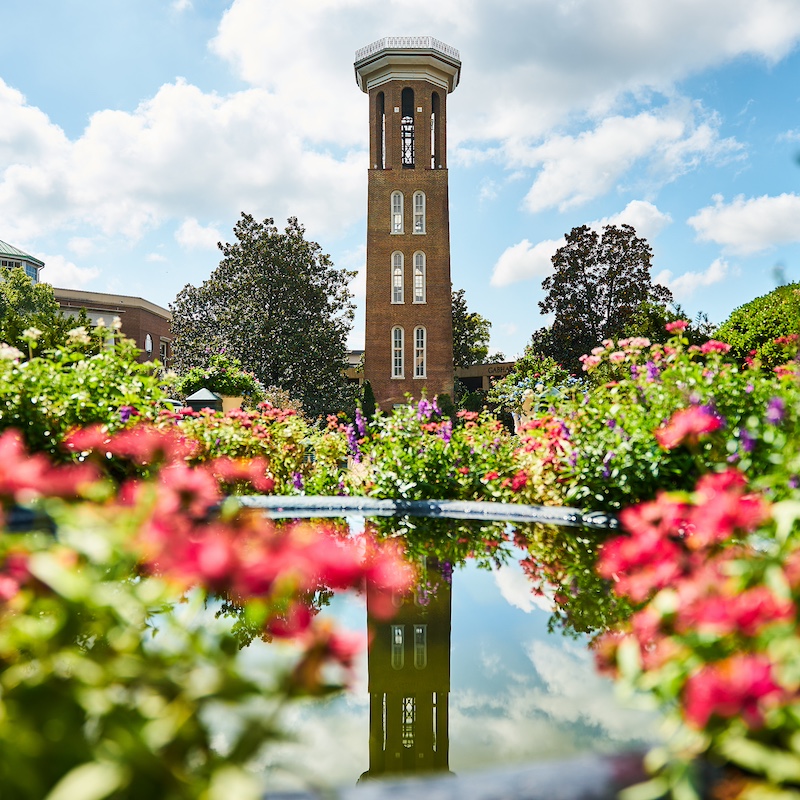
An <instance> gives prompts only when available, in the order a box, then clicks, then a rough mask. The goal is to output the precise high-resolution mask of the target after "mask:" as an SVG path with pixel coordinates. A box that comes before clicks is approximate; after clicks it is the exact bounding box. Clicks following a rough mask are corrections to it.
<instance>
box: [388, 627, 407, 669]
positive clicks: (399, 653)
mask: <svg viewBox="0 0 800 800" xmlns="http://www.w3.org/2000/svg"><path fill="white" fill-rule="evenodd" d="M405 660H406V659H405V626H404V625H392V655H391V664H392V669H403V664H404V663H405Z"/></svg>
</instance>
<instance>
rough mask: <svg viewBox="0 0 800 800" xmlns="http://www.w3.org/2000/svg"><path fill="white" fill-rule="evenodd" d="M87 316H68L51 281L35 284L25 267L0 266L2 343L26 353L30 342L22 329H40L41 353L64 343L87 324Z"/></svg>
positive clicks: (38, 344)
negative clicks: (56, 296)
mask: <svg viewBox="0 0 800 800" xmlns="http://www.w3.org/2000/svg"><path fill="white" fill-rule="evenodd" d="M88 322H89V321H88V318H87V317H86V315H85V314H82V315H81V316H80V317H79V318H76V317H72V316H66V315H64V313H63V312H62V311H61V308H60V307H59V305H58V301H57V300H56V298H55V294H53V287H52V286H50V284H49V283H34V282H33V281H32V280H31V279H30V278H29V277H28V275H27V274H26V273H25V270H23V269H22V267H0V342H5V343H6V344H10V345H11V346H12V347H16V348H17V349H19V350H21V351H22V352H23V353H27V352H28V343H27V340H26V339H25V337H23V335H22V334H23V332H24V331H26V330H28V329H30V328H36V329H37V330H39V331H41V336H39V338H38V342H37V347H38V352H40V353H41V352H43V351H45V350H49V349H51V348H53V347H57V346H58V345H61V344H64V343H65V342H66V339H67V333H68V331H69V330H70V329H71V328H75V327H76V326H78V325H88Z"/></svg>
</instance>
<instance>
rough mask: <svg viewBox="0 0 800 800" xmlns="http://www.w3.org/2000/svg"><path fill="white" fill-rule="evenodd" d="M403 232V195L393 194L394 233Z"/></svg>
mask: <svg viewBox="0 0 800 800" xmlns="http://www.w3.org/2000/svg"><path fill="white" fill-rule="evenodd" d="M402 232H403V193H402V192H392V233H402Z"/></svg>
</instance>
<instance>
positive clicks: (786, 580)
mask: <svg viewBox="0 0 800 800" xmlns="http://www.w3.org/2000/svg"><path fill="white" fill-rule="evenodd" d="M799 512H800V508H799V507H798V505H797V502H796V500H784V501H782V502H779V503H776V504H774V505H771V504H770V503H769V502H768V501H767V500H766V499H765V497H764V496H763V494H760V493H755V492H752V491H751V489H750V487H749V486H748V484H747V481H746V479H745V476H744V475H743V474H742V473H741V472H739V471H738V470H735V469H727V470H725V471H723V472H720V473H711V474H707V475H704V476H702V477H701V478H700V479H699V481H698V482H697V486H696V488H695V490H694V492H691V493H686V492H684V493H662V494H659V496H658V497H657V498H656V499H655V500H654V501H651V502H649V503H644V504H642V505H639V506H635V507H632V508H629V509H626V510H625V511H624V512H623V513H622V520H623V523H624V525H625V528H626V530H627V532H628V535H626V536H624V537H620V538H617V539H614V540H612V541H610V542H608V543H607V544H606V545H605V547H604V548H603V552H602V555H601V558H600V562H599V566H598V569H599V572H600V574H601V575H603V576H604V577H605V578H607V579H609V580H610V581H612V582H613V587H614V592H615V594H617V595H619V596H621V597H624V598H627V599H628V600H629V601H631V602H632V603H633V604H635V605H636V607H637V609H638V610H637V611H636V613H635V614H634V615H633V616H632V617H631V619H630V621H629V622H628V623H627V624H626V625H624V626H622V627H618V628H617V629H614V630H612V631H611V632H610V633H608V634H605V635H604V636H603V637H601V638H600V639H599V640H598V642H597V644H596V647H597V654H598V660H599V663H600V665H601V666H602V667H603V668H604V669H606V670H609V671H611V672H613V673H615V674H617V675H618V676H619V677H620V678H621V679H623V680H625V681H626V682H628V683H631V684H632V685H633V686H635V687H636V688H637V689H639V690H643V691H646V692H649V693H651V694H652V695H654V696H655V698H656V699H657V700H658V701H659V703H660V704H661V706H662V708H663V709H664V710H665V711H667V712H668V713H669V714H670V715H671V716H672V717H673V718H674V719H675V721H676V722H677V724H678V731H679V734H678V735H677V736H676V737H675V740H674V741H673V743H672V748H673V750H672V753H671V754H672V756H673V758H676V761H673V763H671V764H669V766H668V768H667V769H666V771H665V772H664V774H663V775H662V776H661V777H659V778H658V779H657V780H656V782H655V783H654V785H653V789H654V791H655V790H658V791H663V790H664V789H665V788H667V786H669V785H670V784H672V787H671V788H673V790H674V791H676V792H679V791H688V788H687V787H686V786H683V787H682V788H679V787H680V786H681V785H682V783H684V782H686V781H690V780H691V779H692V774H691V771H690V772H688V773H687V771H686V769H685V764H684V763H682V762H685V760H686V759H690V758H693V757H695V758H696V757H698V756H700V755H703V756H706V757H710V758H713V759H716V760H724V761H725V762H727V763H728V764H733V765H735V766H736V767H738V768H739V769H740V770H741V772H742V777H741V778H740V782H741V783H742V785H747V787H748V791H749V792H750V794H744V795H742V796H743V797H751V796H752V797H756V796H758V797H761V796H764V797H766V796H770V797H772V796H775V797H778V796H781V797H783V796H787V797H788V796H790V795H788V794H787V795H780V794H776V792H778V790H779V789H784V788H787V787H790V786H794V787H795V790H796V787H797V786H798V785H800V744H798V737H797V728H798V723H800V635H799V634H798V614H797V609H798V602H799V601H800V569H798V566H799V565H800V537H798V534H799V533H800V525H798V521H800V520H799V517H800V513H799ZM659 759H660V760H663V759H662V758H661V757H657V759H655V760H656V761H658V760H659ZM756 789H758V790H759V791H763V792H767V790H768V791H769V792H772V794H758V793H757V792H756V791H755V790H756ZM684 796H694V795H684ZM791 796H794V794H792V795H791Z"/></svg>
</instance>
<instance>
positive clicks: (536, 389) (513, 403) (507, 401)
mask: <svg viewBox="0 0 800 800" xmlns="http://www.w3.org/2000/svg"><path fill="white" fill-rule="evenodd" d="M569 379H570V375H569V373H568V372H567V370H565V369H564V368H563V367H561V366H560V365H559V364H557V363H556V362H555V360H553V359H552V358H550V356H546V355H543V354H542V353H541V352H540V351H539V350H538V349H537V346H536V344H535V343H534V342H531V344H529V345H528V346H527V347H526V348H525V351H524V352H523V354H522V356H521V357H520V358H519V359H517V362H516V364H515V365H514V369H513V370H512V371H511V372H509V373H508V375H506V376H505V377H504V378H501V379H500V380H499V381H496V382H495V383H494V385H493V386H492V388H491V389H490V390H489V394H488V399H489V401H490V402H493V403H496V404H497V405H498V406H500V407H501V408H504V409H508V410H509V411H515V412H520V411H521V410H522V408H523V404H526V406H527V408H528V410H530V409H531V408H532V409H534V410H535V409H536V408H538V407H541V406H544V407H547V406H549V405H550V404H551V403H553V402H554V399H555V397H556V396H557V394H558V393H559V392H560V391H561V390H562V389H563V388H564V387H565V386H566V385H567V383H568V382H569Z"/></svg>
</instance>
